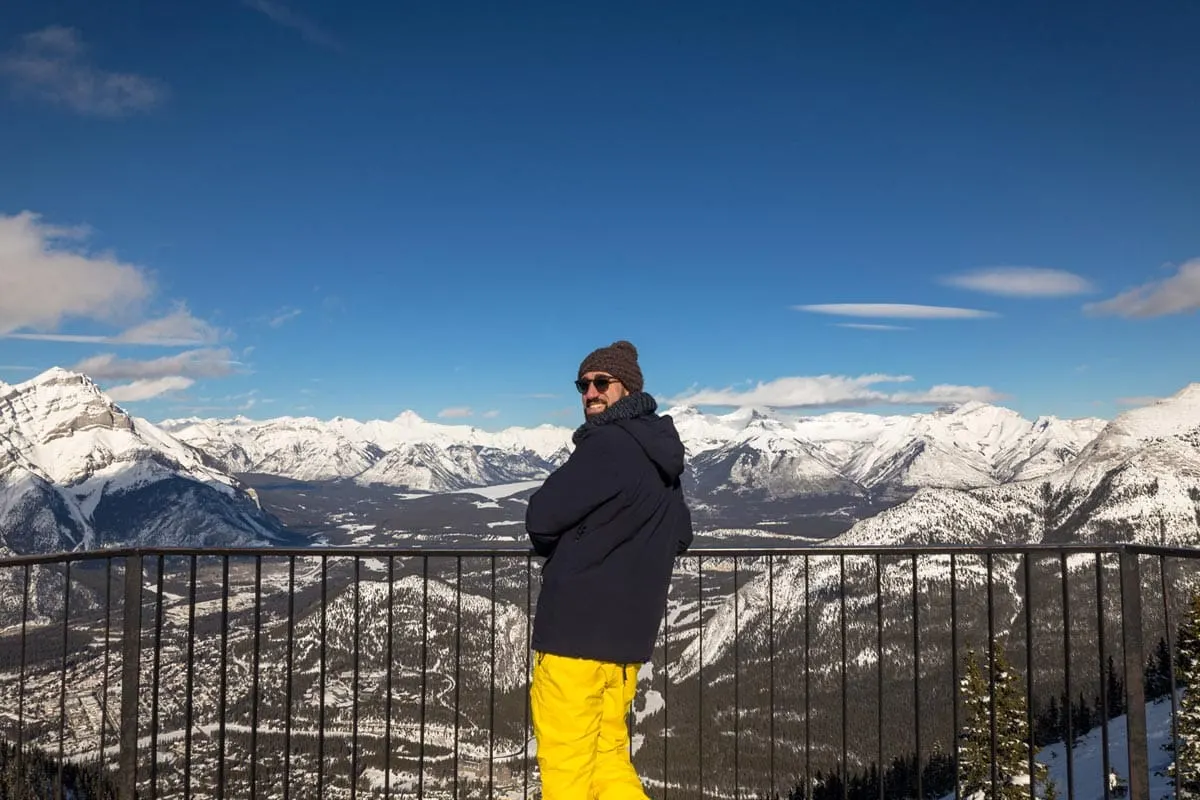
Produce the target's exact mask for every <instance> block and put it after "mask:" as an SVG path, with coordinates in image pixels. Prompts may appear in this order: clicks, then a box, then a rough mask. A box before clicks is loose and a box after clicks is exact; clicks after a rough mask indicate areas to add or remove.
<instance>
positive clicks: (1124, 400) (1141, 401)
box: [1117, 395, 1162, 406]
mask: <svg viewBox="0 0 1200 800" xmlns="http://www.w3.org/2000/svg"><path fill="white" fill-rule="evenodd" d="M1161 399H1162V398H1159V397H1151V396H1149V395H1145V396H1141V397H1118V398H1117V405H1119V406H1148V405H1152V404H1154V403H1157V402H1158V401H1159V400H1161Z"/></svg>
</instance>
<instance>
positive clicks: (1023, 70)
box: [0, 0, 1200, 428]
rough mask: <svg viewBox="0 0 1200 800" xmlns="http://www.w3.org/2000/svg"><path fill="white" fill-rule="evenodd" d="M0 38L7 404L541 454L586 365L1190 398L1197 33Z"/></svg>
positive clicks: (847, 28) (1130, 29)
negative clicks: (408, 416)
mask: <svg viewBox="0 0 1200 800" xmlns="http://www.w3.org/2000/svg"><path fill="white" fill-rule="evenodd" d="M501 7H503V9H504V11H503V12H501V11H500V10H499V9H500V8H501ZM5 23H6V24H5V25H4V27H3V29H2V30H0V337H3V338H0V380H4V381H7V382H9V383H13V382H18V381H21V380H25V379H27V378H29V377H31V376H32V375H34V374H36V372H37V371H38V370H41V369H45V368H47V367H49V366H53V365H59V366H63V367H67V368H77V369H83V370H84V371H87V372H88V373H89V374H92V375H93V376H94V377H95V378H96V380H97V382H98V383H100V384H101V386H103V387H104V388H105V389H106V390H108V391H110V392H111V393H112V394H113V396H114V397H117V398H119V399H120V401H121V402H122V403H123V404H124V405H126V406H127V407H128V408H129V409H131V410H132V411H133V412H134V413H137V414H139V415H142V416H146V417H149V418H150V419H161V418H164V417H175V416H189V415H193V414H198V415H201V416H228V415H232V414H234V413H245V414H247V415H249V416H254V417H268V416H278V415H283V414H297V415H299V414H311V415H315V416H319V417H326V418H327V417H331V416H334V415H339V414H340V415H343V416H351V417H357V418H360V419H366V418H390V417H392V416H395V415H396V414H398V413H399V412H400V411H402V410H405V409H412V410H415V411H416V412H417V413H419V414H421V415H422V416H424V417H426V418H429V419H438V418H439V415H441V416H440V418H441V419H444V420H450V421H462V422H470V423H472V424H477V425H480V426H483V427H488V428H496V427H501V426H506V425H527V424H536V423H540V422H556V423H560V424H575V423H576V422H578V420H579V416H580V413H579V404H578V399H577V397H576V396H574V395H573V394H572V392H573V389H572V386H571V381H572V380H573V378H574V377H575V369H576V367H577V365H578V363H579V361H580V359H581V358H582V357H583V355H584V354H586V353H587V352H588V351H589V350H590V349H592V348H593V347H596V346H598V345H603V344H607V343H609V342H611V341H613V340H614V339H617V338H627V339H630V340H632V341H633V342H634V343H635V344H636V345H637V346H638V347H639V349H640V350H641V352H642V364H643V369H644V371H645V373H646V376H647V386H646V388H647V390H648V391H651V392H652V393H654V394H655V395H656V396H658V397H659V398H660V399H662V400H665V401H679V400H684V399H690V400H693V401H695V402H697V403H699V404H702V405H704V406H705V407H711V408H713V409H714V410H721V409H723V408H728V407H731V406H735V405H746V404H749V405H765V406H773V407H776V408H781V409H786V410H791V411H796V412H803V413H815V412H820V411H824V410H828V409H833V408H848V407H854V408H865V409H868V410H872V411H880V410H896V411H905V412H907V411H911V410H916V409H923V408H931V407H934V406H935V405H937V404H938V403H941V402H946V401H951V402H953V401H958V400H966V399H992V400H995V401H996V402H999V403H1001V404H1004V405H1007V406H1009V407H1012V408H1015V409H1017V410H1018V411H1021V412H1022V413H1024V414H1026V415H1027V416H1031V417H1032V416H1036V415H1039V414H1056V415H1060V416H1083V415H1099V416H1110V415H1112V414H1114V413H1117V412H1118V411H1120V410H1121V408H1122V407H1123V406H1124V405H1125V404H1128V403H1130V402H1137V401H1138V400H1139V399H1142V398H1147V397H1154V396H1162V395H1166V394H1170V393H1172V392H1174V391H1177V390H1178V389H1180V388H1181V387H1183V386H1184V385H1186V384H1187V383H1188V382H1190V381H1193V380H1200V370H1197V368H1196V366H1195V365H1196V356H1195V352H1196V348H1195V344H1194V343H1195V342H1197V341H1200V336H1198V334H1200V318H1198V317H1197V314H1196V311H1197V309H1198V308H1200V260H1198V259H1200V154H1198V151H1197V149H1196V146H1195V141H1196V132H1197V131H1198V130H1200V103H1197V100H1196V92H1195V88H1196V86H1197V85H1198V84H1197V82H1198V81H1200V54H1198V53H1197V51H1196V49H1195V47H1194V35H1195V31H1196V30H1197V26H1200V6H1196V5H1195V4H1194V3H1184V2H1179V3H1166V2H1164V3H1158V4H1153V5H1150V6H1141V7H1135V6H1133V5H1130V4H1117V3H1093V4H1088V5H1087V6H1086V7H1076V8H1073V9H1070V10H1068V9H1067V7H1066V6H1060V7H1055V8H1049V7H1045V6H1042V5H1039V4H1034V3H996V4H992V5H991V6H990V8H984V7H983V6H982V5H981V4H970V5H969V6H968V5H966V4H956V3H922V4H899V3H897V4H879V3H854V2H851V3H839V4H796V3H788V4H784V3H779V4H776V3H771V2H763V3H753V4H741V5H738V4H729V3H708V2H688V3H670V2H666V3H654V4H644V3H643V4H635V3H606V4H564V3H525V4H492V3H487V4H485V3H466V2H464V3H439V4H429V3H411V2H399V3H355V4H344V3H339V4H334V3H323V4H322V3H317V2H315V1H314V0H305V1H303V2H302V0H288V2H286V3H285V2H283V0H244V2H243V1H241V0H219V1H218V2H213V3H191V4H185V3H170V4H152V3H134V2H131V1H128V0H116V1H115V2H109V3H104V4H98V3H94V2H86V1H85V0H64V2H60V3H54V4H44V3H36V2H31V1H29V0H17V2H16V4H15V6H14V5H12V4H9V5H8V6H6V11H5ZM945 309H957V311H946V310H945ZM468 410H469V413H468Z"/></svg>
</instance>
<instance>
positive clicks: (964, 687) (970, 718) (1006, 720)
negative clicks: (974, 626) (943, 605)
mask: <svg viewBox="0 0 1200 800" xmlns="http://www.w3.org/2000/svg"><path fill="white" fill-rule="evenodd" d="M993 682H994V683H995V692H996V693H995V719H994V722H995V730H996V737H995V742H994V744H995V747H994V750H995V754H996V758H995V762H994V764H993V761H992V752H993V740H992V724H993V717H992V702H991V698H992V686H991V684H992V683H993ZM960 689H961V692H962V700H963V707H964V710H965V715H966V722H965V724H964V727H963V730H962V731H961V732H960V734H959V742H960V743H959V773H958V781H959V791H960V794H961V796H962V797H963V798H966V800H1025V798H1028V797H1029V780H1030V775H1029V757H1030V753H1031V746H1032V743H1031V741H1030V738H1031V733H1032V732H1031V731H1030V730H1029V724H1028V720H1027V719H1026V705H1025V693H1024V691H1023V690H1022V688H1021V680H1020V677H1019V676H1018V675H1017V674H1016V673H1015V672H1014V671H1013V670H1012V668H1011V667H1010V666H1009V664H1008V662H1007V659H1006V658H1005V656H1004V650H1003V648H1002V647H1001V646H1000V645H999V644H997V645H996V654H995V673H994V681H992V680H989V678H988V677H986V676H985V675H984V672H983V669H982V668H981V667H980V665H979V660H978V658H977V657H976V655H975V651H974V650H970V651H968V652H967V658H966V664H965V666H964V671H963V678H962V683H961V687H960ZM993 767H994V768H995V786H994V787H993V780H992V779H993V775H992V772H993ZM1034 768H1035V771H1036V775H1035V780H1037V781H1044V780H1045V778H1046V775H1047V769H1046V766H1045V765H1044V764H1040V763H1038V764H1035V765H1034Z"/></svg>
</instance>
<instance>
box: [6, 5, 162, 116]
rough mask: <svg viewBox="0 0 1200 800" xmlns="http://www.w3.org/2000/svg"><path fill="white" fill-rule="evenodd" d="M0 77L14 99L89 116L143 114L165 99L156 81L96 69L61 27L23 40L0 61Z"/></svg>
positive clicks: (74, 35) (75, 34) (70, 31)
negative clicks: (38, 101)
mask: <svg viewBox="0 0 1200 800" xmlns="http://www.w3.org/2000/svg"><path fill="white" fill-rule="evenodd" d="M0 75H2V76H3V77H5V78H6V79H7V81H8V83H9V85H10V86H11V87H12V89H13V91H14V92H16V93H17V94H18V95H23V96H32V97H37V98H40V99H42V100H45V101H47V102H50V103H54V104H56V105H60V106H63V107H65V108H68V109H70V110H71V111H74V112H76V113H78V114H84V115H88V116H99V117H120V116H123V115H125V114H129V113H131V112H136V111H146V110H148V109H150V108H153V107H154V106H156V105H158V104H159V103H161V102H163V101H164V100H165V99H166V97H167V95H168V92H167V88H166V86H165V85H164V84H163V83H162V82H161V81H158V80H155V79H153V78H147V77H145V76H143V75H135V74H133V73H129V72H111V71H109V70H105V69H101V68H100V67H98V66H96V65H95V64H94V63H92V62H91V60H90V59H89V57H88V52H87V47H86V46H85V45H84V43H83V38H82V37H81V36H80V34H79V31H77V30H76V29H74V28H67V27H63V26H60V25H51V26H49V27H47V28H42V29H41V30H39V31H33V32H32V33H27V34H25V35H24V36H22V37H21V38H20V39H19V40H18V42H17V45H16V46H15V47H14V48H12V49H11V50H9V51H8V52H7V53H4V54H3V55H0Z"/></svg>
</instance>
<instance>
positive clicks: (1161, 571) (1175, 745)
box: [1158, 556, 1183, 797]
mask: <svg viewBox="0 0 1200 800" xmlns="http://www.w3.org/2000/svg"><path fill="white" fill-rule="evenodd" d="M1158 577H1159V581H1160V582H1161V583H1162V601H1163V626H1164V628H1165V635H1166V638H1167V665H1166V666H1167V676H1168V683H1167V685H1168V686H1169V687H1170V690H1171V747H1172V752H1176V753H1178V752H1179V698H1178V696H1177V692H1178V687H1177V686H1176V685H1175V626H1174V622H1173V621H1172V620H1173V619H1174V616H1175V615H1174V614H1173V613H1172V610H1171V582H1170V581H1168V580H1167V560H1166V557H1165V556H1159V557H1158ZM1181 772H1182V770H1179V769H1176V770H1175V778H1174V784H1175V796H1176V797H1182V796H1183V791H1182V789H1183V777H1182V775H1181Z"/></svg>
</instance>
